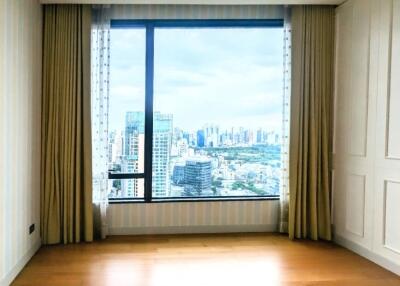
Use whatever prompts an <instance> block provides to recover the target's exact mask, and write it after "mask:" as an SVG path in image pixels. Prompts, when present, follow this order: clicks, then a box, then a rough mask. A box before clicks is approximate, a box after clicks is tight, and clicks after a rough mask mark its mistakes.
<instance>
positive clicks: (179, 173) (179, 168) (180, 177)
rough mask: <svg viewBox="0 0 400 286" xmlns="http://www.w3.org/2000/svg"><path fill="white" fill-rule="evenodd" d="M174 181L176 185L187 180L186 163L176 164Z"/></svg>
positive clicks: (173, 174) (173, 175)
mask: <svg viewBox="0 0 400 286" xmlns="http://www.w3.org/2000/svg"><path fill="white" fill-rule="evenodd" d="M172 181H173V182H174V184H175V185H182V184H183V183H184V182H185V164H184V163H177V164H175V165H174V171H173V173H172Z"/></svg>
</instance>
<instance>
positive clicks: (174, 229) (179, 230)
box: [109, 224, 278, 235]
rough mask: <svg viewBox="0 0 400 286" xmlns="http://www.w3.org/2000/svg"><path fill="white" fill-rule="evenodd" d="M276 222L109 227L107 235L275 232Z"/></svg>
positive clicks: (276, 229) (276, 228)
mask: <svg viewBox="0 0 400 286" xmlns="http://www.w3.org/2000/svg"><path fill="white" fill-rule="evenodd" d="M277 231H278V224H249V225H248V224H245V225H237V224H236V225H196V226H160V227H111V228H110V229H109V235H143V234H192V233H193V234H194V233H235V232H277Z"/></svg>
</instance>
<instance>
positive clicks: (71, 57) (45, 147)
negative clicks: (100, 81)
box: [40, 5, 93, 244]
mask: <svg viewBox="0 0 400 286" xmlns="http://www.w3.org/2000/svg"><path fill="white" fill-rule="evenodd" d="M90 33H91V9H90V6H85V5H45V6H44V29H43V86H42V130H41V132H42V150H41V151H42V153H41V158H42V161H41V184H42V186H41V206H40V208H41V236H42V241H43V243H44V244H54V243H73V242H80V241H82V240H83V241H91V240H92V239H93V214H92V167H91V152H92V147H91V146H92V145H91V118H90V116H91V115H90Z"/></svg>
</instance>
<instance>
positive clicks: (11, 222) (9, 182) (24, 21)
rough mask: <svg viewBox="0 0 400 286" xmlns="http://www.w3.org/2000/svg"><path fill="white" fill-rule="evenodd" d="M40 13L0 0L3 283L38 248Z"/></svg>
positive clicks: (21, 0)
mask: <svg viewBox="0 0 400 286" xmlns="http://www.w3.org/2000/svg"><path fill="white" fill-rule="evenodd" d="M41 13H42V12H41V6H40V4H39V1H36V0H0V285H8V284H9V283H10V282H11V280H12V279H13V278H14V277H15V275H16V274H17V273H18V272H19V270H20V269H22V267H23V266H24V265H25V263H26V262H27V261H28V260H29V258H30V257H31V256H32V255H33V253H34V252H35V250H36V249H37V248H38V247H39V246H40V237H39V229H38V228H39V196H40V194H39V187H40V186H39V184H40V182H39V170H40V165H39V161H40V89H41V88H40V84H41V21H42V16H41ZM32 223H35V225H36V230H35V231H34V233H33V234H31V235H29V232H28V228H29V225H31V224H32Z"/></svg>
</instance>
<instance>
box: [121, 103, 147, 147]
mask: <svg viewBox="0 0 400 286" xmlns="http://www.w3.org/2000/svg"><path fill="white" fill-rule="evenodd" d="M144 118H145V116H144V112H142V111H135V112H127V113H126V114H125V150H124V155H130V153H129V148H130V146H131V145H132V144H131V142H130V140H131V139H133V140H135V139H134V137H131V136H130V135H131V134H134V133H136V134H144Z"/></svg>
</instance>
